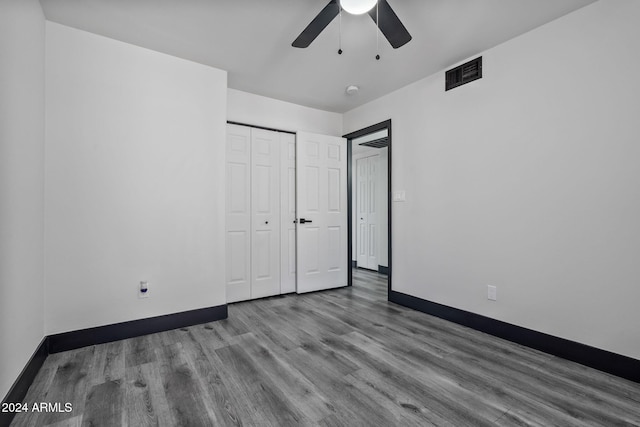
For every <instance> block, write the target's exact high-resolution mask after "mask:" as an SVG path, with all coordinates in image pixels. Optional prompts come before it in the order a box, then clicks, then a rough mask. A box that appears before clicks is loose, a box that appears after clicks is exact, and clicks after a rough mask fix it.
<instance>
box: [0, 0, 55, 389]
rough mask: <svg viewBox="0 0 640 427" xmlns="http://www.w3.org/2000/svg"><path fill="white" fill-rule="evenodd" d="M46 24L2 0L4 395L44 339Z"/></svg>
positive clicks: (0, 320)
mask: <svg viewBox="0 0 640 427" xmlns="http://www.w3.org/2000/svg"><path fill="white" fill-rule="evenodd" d="M44 22H45V21H44V15H43V13H42V9H41V8H40V4H39V3H38V1H37V0H3V1H1V2H0V343H1V344H0V399H3V398H4V396H5V395H6V393H7V392H8V391H9V388H10V387H11V385H12V384H13V382H14V381H15V380H16V378H17V377H18V375H19V374H20V371H21V370H22V368H24V366H25V365H26V363H27V362H28V361H29V358H30V357H31V355H32V354H33V353H34V351H35V350H36V348H37V347H38V345H39V344H40V342H41V341H42V339H43V338H44V320H43V315H44V308H43V295H44V294H43V288H42V286H43V214H44V210H43V202H44V195H43V191H44V185H43V170H44V47H45V39H44V26H45V23H44Z"/></svg>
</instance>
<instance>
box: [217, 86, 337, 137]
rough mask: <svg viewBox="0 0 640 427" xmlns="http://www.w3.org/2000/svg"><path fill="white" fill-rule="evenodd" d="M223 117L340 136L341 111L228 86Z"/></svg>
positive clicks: (256, 124) (240, 121) (243, 121)
mask: <svg viewBox="0 0 640 427" xmlns="http://www.w3.org/2000/svg"><path fill="white" fill-rule="evenodd" d="M227 119H228V120H230V121H234V122H239V123H243V124H247V125H254V126H264V127H269V128H273V129H278V130H286V131H291V132H296V131H306V132H315V133H321V134H324V135H331V136H342V114H339V113H332V112H329V111H323V110H317V109H315V108H309V107H303V106H301V105H297V104H292V103H290V102H284V101H280V100H277V99H273V98H267V97H265V96H260V95H254V94H252V93H248V92H243V91H239V90H236V89H229V90H228V93H227Z"/></svg>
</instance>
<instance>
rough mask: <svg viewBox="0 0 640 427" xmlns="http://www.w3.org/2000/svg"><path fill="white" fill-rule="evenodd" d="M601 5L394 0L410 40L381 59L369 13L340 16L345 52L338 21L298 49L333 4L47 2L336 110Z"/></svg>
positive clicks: (78, 18) (56, 13)
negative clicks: (349, 89)
mask: <svg viewBox="0 0 640 427" xmlns="http://www.w3.org/2000/svg"><path fill="white" fill-rule="evenodd" d="M594 1H595V0H388V2H389V4H390V5H391V7H392V8H393V9H394V10H395V12H396V14H397V15H398V16H399V17H400V19H401V20H402V22H403V23H404V25H405V27H407V29H408V30H409V32H410V33H411V35H412V36H413V40H411V41H410V42H409V43H408V44H406V45H405V46H403V47H401V48H399V49H393V48H392V47H391V46H390V45H389V43H388V42H387V40H386V39H385V38H384V37H383V36H381V37H380V55H381V59H380V61H376V60H375V55H376V27H375V24H374V22H373V21H372V20H371V18H370V17H369V16H368V15H361V16H352V15H348V14H343V17H342V49H343V50H344V53H343V54H342V55H338V54H337V50H338V33H339V31H338V29H339V20H338V19H337V18H336V19H335V20H334V21H333V22H332V23H331V24H330V25H329V26H328V27H327V28H326V29H325V30H324V31H323V32H322V33H321V34H320V36H319V37H318V38H317V39H316V40H315V41H314V42H313V43H312V44H311V46H309V48H307V49H297V48H294V47H291V42H292V41H293V40H294V39H295V38H296V37H297V36H298V34H300V32H301V31H302V30H303V29H304V28H305V27H306V26H307V24H308V23H309V22H310V21H311V20H312V19H313V18H314V17H315V16H316V14H317V13H318V12H319V11H320V10H321V9H322V8H323V7H324V6H325V5H326V4H327V3H328V0H40V2H41V3H42V6H43V9H44V11H45V15H46V17H47V19H48V20H50V21H54V22H58V23H61V24H64V25H68V26H71V27H75V28H79V29H82V30H86V31H90V32H92V33H96V34H100V35H104V36H107V37H111V38H114V39H117V40H121V41H124V42H127V43H131V44H134V45H138V46H142V47H145V48H149V49H153V50H156V51H160V52H164V53H168V54H170V55H174V56H178V57H181V58H185V59H189V60H192V61H196V62H200V63H203V64H207V65H211V66H213V67H216V68H221V69H224V70H227V71H228V72H229V76H228V78H229V87H231V88H234V89H239V90H243V91H247V92H251V93H255V94H259V95H264V96H268V97H272V98H276V99H281V100H285V101H289V102H293V103H296V104H301V105H306V106H309V107H314V108H319V109H323V110H328V111H335V112H345V111H348V110H350V109H352V108H355V107H357V106H359V105H362V104H364V103H366V102H368V101H371V100H373V99H376V98H378V97H380V96H382V95H384V94H386V93H389V92H391V91H393V90H395V89H398V88H400V87H402V86H405V85H407V84H409V83H412V82H414V81H416V80H419V79H421V78H423V77H426V76H428V75H431V74H433V73H435V72H438V71H441V70H444V69H446V68H449V67H450V66H451V65H454V64H456V63H458V62H460V61H462V60H464V59H466V58H468V57H471V56H473V55H475V54H477V53H479V52H482V51H483V50H486V49H488V48H491V47H493V46H496V45H497V44H500V43H502V42H504V41H506V40H509V39H511V38H513V37H515V36H517V35H519V34H522V33H524V32H526V31H529V30H531V29H533V28H536V27H538V26H540V25H542V24H545V23H547V22H549V21H552V20H554V19H556V18H558V17H560V16H562V15H565V14H567V13H569V12H571V11H573V10H576V9H578V8H580V7H583V6H585V5H587V4H589V3H593V2H594ZM484 65H485V69H486V68H487V66H490V64H484ZM485 72H486V71H485ZM351 84H355V85H358V86H359V87H360V92H359V93H358V94H357V95H355V96H349V95H347V94H346V93H345V88H346V86H348V85H351ZM443 86H444V77H443Z"/></svg>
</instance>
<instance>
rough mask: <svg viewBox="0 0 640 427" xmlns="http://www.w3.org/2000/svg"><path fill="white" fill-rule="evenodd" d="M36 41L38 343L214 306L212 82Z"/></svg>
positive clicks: (70, 44)
mask: <svg viewBox="0 0 640 427" xmlns="http://www.w3.org/2000/svg"><path fill="white" fill-rule="evenodd" d="M46 30H47V31H46V38H47V46H46V47H47V52H46V60H47V72H46V114H47V123H48V125H47V131H46V132H47V135H46V136H47V144H46V171H45V182H46V188H45V195H46V197H45V209H46V215H45V242H46V244H45V268H46V270H45V277H46V281H45V307H46V311H45V313H46V315H45V325H46V333H47V334H54V333H59V332H64V331H69V330H76V329H81V328H87V327H92V326H99V325H104V324H111V323H116V322H122V321H128V320H133V319H140V318H146V317H150V316H156V315H162V314H168V313H175V312H181V311H185V310H191V309H198V308H202V307H210V306H217V305H221V304H225V302H226V295H225V286H224V277H225V273H224V268H225V263H224V256H225V255H224V200H225V186H224V169H225V167H224V165H225V161H224V152H225V150H224V144H225V142H224V141H225V121H226V94H227V92H226V72H224V71H221V70H217V69H214V68H211V67H207V66H204V65H200V64H196V63H193V62H189V61H186V60H182V59H178V58H175V57H171V56H168V55H164V54H161V53H157V52H153V51H150V50H146V49H142V48H139V47H136V46H132V45H128V44H125V43H121V42H118V41H115V40H112V39H108V38H104V37H101V36H97V35H94V34H90V33H86V32H83V31H79V30H76V29H72V28H68V27H65V26H62V25H59V24H55V23H50V22H47V26H46ZM140 280H148V281H149V284H150V297H149V298H147V299H139V298H138V297H137V288H138V284H139V281H140Z"/></svg>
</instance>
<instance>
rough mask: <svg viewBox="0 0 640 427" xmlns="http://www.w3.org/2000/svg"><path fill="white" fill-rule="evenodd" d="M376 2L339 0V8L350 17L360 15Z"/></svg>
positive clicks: (371, 7)
mask: <svg viewBox="0 0 640 427" xmlns="http://www.w3.org/2000/svg"><path fill="white" fill-rule="evenodd" d="M376 2H377V0H340V6H341V7H342V8H343V9H344V10H345V12H348V13H350V14H352V15H362V14H363V13H367V12H369V11H370V10H371V9H373V6H375V5H376Z"/></svg>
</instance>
